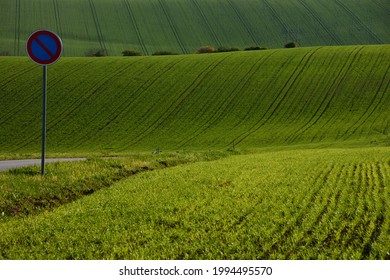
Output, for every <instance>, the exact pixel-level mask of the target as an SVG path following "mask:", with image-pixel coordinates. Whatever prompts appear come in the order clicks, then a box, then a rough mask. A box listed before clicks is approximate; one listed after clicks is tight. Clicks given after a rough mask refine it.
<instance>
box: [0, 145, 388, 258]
mask: <svg viewBox="0 0 390 280" xmlns="http://www.w3.org/2000/svg"><path fill="white" fill-rule="evenodd" d="M110 161H111V165H112V164H113V163H112V161H118V159H116V160H114V159H111V160H110ZM122 161H123V160H122ZM73 164H77V165H80V163H73ZM87 164H90V163H88V162H87V163H83V164H82V165H84V166H86V165H87ZM68 165H69V164H68ZM84 168H85V167H83V169H84ZM52 169H53V172H54V171H55V170H56V169H58V170H62V169H59V168H58V167H57V168H56V167H52ZM29 170H34V169H29ZM35 171H36V173H38V168H36V170H35ZM56 172H57V171H56ZM53 175H55V173H53ZM4 176H14V178H17V177H19V179H23V178H24V179H23V180H30V181H38V180H42V178H41V177H40V176H39V175H30V176H27V175H26V174H23V172H13V173H12V174H8V175H4ZM4 176H3V175H2V177H3V179H4ZM55 178H56V177H49V178H48V180H55ZM389 178H390V150H389V148H385V147H383V148H353V149H351V148H344V149H301V150H300V149H295V150H285V151H275V150H274V151H263V152H262V153H258V154H256V153H255V154H249V155H236V156H231V157H228V158H224V159H220V160H217V161H212V162H198V163H192V164H187V165H182V166H178V167H173V168H168V169H167V168H164V169H159V170H155V171H152V172H142V173H140V174H138V175H136V176H131V177H130V178H128V179H126V180H123V181H121V182H118V183H116V184H113V185H111V187H109V188H105V189H103V190H100V191H98V192H95V193H94V194H92V195H89V196H86V197H83V198H81V199H78V200H77V201H75V202H73V203H70V204H66V205H63V206H60V207H58V208H56V209H54V210H52V211H43V210H42V211H41V212H39V213H37V214H35V215H30V216H28V217H24V218H22V217H14V218H12V219H10V218H8V217H6V218H2V217H1V216H0V221H1V222H0V232H1V235H0V248H1V250H0V258H2V259H390V253H389V252H390V205H389V199H390V191H389V186H390V181H389Z"/></svg>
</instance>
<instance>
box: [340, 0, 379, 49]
mask: <svg viewBox="0 0 390 280" xmlns="http://www.w3.org/2000/svg"><path fill="white" fill-rule="evenodd" d="M334 1H335V2H336V4H337V5H339V6H340V7H341V8H342V9H343V10H344V11H345V12H346V13H347V14H348V15H350V16H351V17H352V18H353V20H354V21H355V22H356V24H358V25H360V26H361V27H362V29H364V30H365V31H366V32H367V33H368V34H369V35H370V36H371V38H372V39H373V40H374V43H377V44H383V43H384V42H383V41H382V40H381V39H380V38H379V37H378V36H377V35H376V34H375V33H374V32H372V30H371V29H370V28H368V27H367V26H366V25H365V24H364V23H363V22H362V21H361V20H360V19H359V17H357V16H356V15H355V13H353V12H352V11H351V10H350V9H349V8H348V7H347V6H346V5H345V4H344V3H342V2H340V0H334Z"/></svg>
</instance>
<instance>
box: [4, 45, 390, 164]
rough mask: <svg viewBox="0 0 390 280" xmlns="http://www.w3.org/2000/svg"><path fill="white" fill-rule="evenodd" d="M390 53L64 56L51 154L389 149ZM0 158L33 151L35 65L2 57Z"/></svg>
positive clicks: (50, 113)
mask: <svg viewBox="0 0 390 280" xmlns="http://www.w3.org/2000/svg"><path fill="white" fill-rule="evenodd" d="M389 61H390V47H389V45H378V46H348V47H315V48H299V49H277V50H269V51H257V52H235V53H220V54H210V55H179V56H171V57H138V58H122V57H116V58H62V59H61V60H60V61H59V62H58V63H56V64H55V65H52V66H49V69H48V109H47V120H48V123H47V151H48V153H49V155H50V154H56V153H71V154H78V153H80V154H83V153H94V154H97V155H98V154H110V153H115V154H118V153H119V154H120V153H126V152H132V151H134V152H139V151H146V152H151V151H152V150H154V149H156V148H160V149H162V150H163V151H182V150H194V149H198V150H208V149H229V148H232V147H233V146H234V147H235V148H237V149H241V150H243V149H256V148H259V147H272V146H278V147H279V146H291V145H306V144H312V145H317V146H318V145H321V146H324V145H325V146H326V145H333V146H350V145H357V146H359V145H365V146H366V145H379V146H383V145H385V146H386V145H389V143H390V142H389V139H390V134H389V133H390V114H389V108H390V90H389V81H390V72H389V70H390V66H389V63H388V62H389ZM0 62H1V65H2V67H1V68H0V72H1V73H0V77H1V78H0V98H1V103H0V131H1V133H0V143H1V145H0V154H1V155H2V157H13V156H17V157H21V156H22V155H23V154H31V153H39V151H40V141H41V140H40V137H41V95H42V88H41V87H42V81H41V79H42V69H41V67H39V66H36V65H34V64H33V63H32V62H30V61H28V59H26V58H11V57H8V58H1V59H0Z"/></svg>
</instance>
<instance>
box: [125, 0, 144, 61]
mask: <svg viewBox="0 0 390 280" xmlns="http://www.w3.org/2000/svg"><path fill="white" fill-rule="evenodd" d="M123 4H124V6H125V8H126V10H127V13H128V14H129V16H130V18H131V21H132V23H133V26H134V29H135V32H136V34H137V39H138V42H139V44H140V46H141V48H142V51H143V53H144V54H146V55H148V54H149V52H148V50H147V48H146V46H145V43H144V40H143V39H142V35H141V32H140V30H139V27H138V23H137V20H136V19H135V16H134V12H133V9H132V8H131V4H130V2H129V1H128V0H123Z"/></svg>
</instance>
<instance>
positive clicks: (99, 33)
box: [88, 0, 108, 55]
mask: <svg viewBox="0 0 390 280" xmlns="http://www.w3.org/2000/svg"><path fill="white" fill-rule="evenodd" d="M88 2H89V6H90V8H91V13H92V18H93V22H94V23H95V28H96V34H97V36H98V41H99V45H100V48H101V49H102V50H104V51H105V52H106V53H107V47H106V44H105V42H104V37H103V33H102V29H101V27H100V22H99V16H98V14H97V12H96V7H95V3H94V2H93V0H88ZM107 55H108V53H107Z"/></svg>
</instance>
